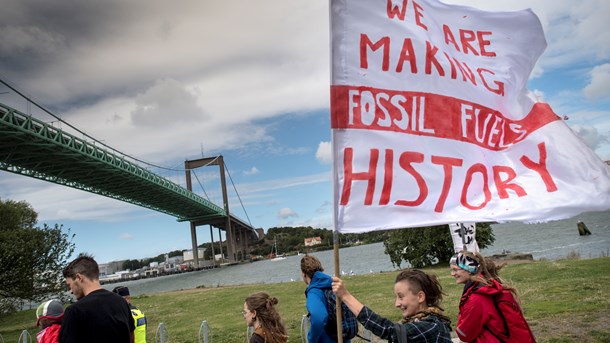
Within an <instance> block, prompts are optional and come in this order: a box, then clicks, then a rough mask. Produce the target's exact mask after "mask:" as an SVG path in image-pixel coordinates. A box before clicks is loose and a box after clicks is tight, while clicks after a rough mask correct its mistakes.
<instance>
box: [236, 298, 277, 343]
mask: <svg viewBox="0 0 610 343" xmlns="http://www.w3.org/2000/svg"><path fill="white" fill-rule="evenodd" d="M277 303H278V300H277V298H276V297H272V296H270V295H269V294H267V293H265V292H258V293H254V294H251V295H250V296H249V297H247V298H246V301H245V302H244V310H243V311H242V314H243V316H244V319H245V321H246V324H247V325H248V326H251V327H253V328H254V334H253V335H252V337H251V338H250V341H249V343H286V342H287V341H288V334H287V333H286V327H285V326H284V322H283V321H282V318H281V317H280V314H279V313H278V311H277V308H276V306H275V305H277Z"/></svg>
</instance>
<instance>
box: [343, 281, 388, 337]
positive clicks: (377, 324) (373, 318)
mask: <svg viewBox="0 0 610 343" xmlns="http://www.w3.org/2000/svg"><path fill="white" fill-rule="evenodd" d="M333 292H335V294H336V295H337V297H338V298H339V299H341V301H342V302H344V303H345V305H347V307H348V308H349V309H350V311H352V312H353V313H354V315H355V316H356V319H357V320H358V321H359V322H360V324H362V326H364V328H365V329H367V330H369V331H371V332H372V333H373V334H374V335H375V336H378V337H381V338H383V339H387V340H388V341H390V342H394V341H396V333H395V330H394V328H395V327H394V325H395V323H394V322H392V321H391V320H388V319H386V318H383V317H381V316H380V315H378V314H377V313H375V312H373V310H371V309H370V308H368V307H366V306H364V305H363V304H362V303H361V302H360V301H359V300H358V299H356V297H354V296H353V295H352V294H351V293H350V292H349V291H348V290H347V288H346V287H345V284H343V281H342V280H341V279H340V278H338V277H333Z"/></svg>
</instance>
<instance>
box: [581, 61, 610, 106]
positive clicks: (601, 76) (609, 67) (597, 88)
mask: <svg viewBox="0 0 610 343" xmlns="http://www.w3.org/2000/svg"><path fill="white" fill-rule="evenodd" d="M590 76H591V82H590V83H589V84H588V85H587V86H586V87H585V88H584V89H583V93H584V94H585V96H586V97H587V98H588V99H591V100H594V99H600V98H604V99H607V98H608V96H609V95H610V64H609V63H606V64H602V65H598V66H596V67H595V68H593V69H592V70H591V73H590Z"/></svg>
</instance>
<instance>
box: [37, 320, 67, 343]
mask: <svg viewBox="0 0 610 343" xmlns="http://www.w3.org/2000/svg"><path fill="white" fill-rule="evenodd" d="M60 328H61V325H60V324H59V323H53V324H51V325H49V326H47V327H46V328H44V329H42V330H41V331H40V332H39V333H38V334H37V335H36V339H37V340H38V343H57V342H59V329H60Z"/></svg>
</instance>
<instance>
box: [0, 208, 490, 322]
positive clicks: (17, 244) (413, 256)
mask: <svg viewBox="0 0 610 343" xmlns="http://www.w3.org/2000/svg"><path fill="white" fill-rule="evenodd" d="M37 224H38V213H37V212H36V211H35V210H34V209H33V208H32V206H31V205H30V204H28V203H27V202H25V201H19V202H17V201H13V200H2V199H0V316H1V315H3V314H7V313H11V312H13V311H15V310H17V309H18V308H19V304H20V303H21V302H23V301H34V302H41V301H42V300H44V299H47V298H49V297H51V296H53V297H58V298H65V297H66V296H67V294H66V292H65V291H66V288H65V285H64V278H63V275H62V272H63V269H64V268H65V266H66V265H67V263H68V261H69V259H70V258H71V257H72V254H73V253H74V250H75V244H74V243H73V242H72V240H73V239H74V234H71V233H70V229H67V230H64V229H63V226H62V225H59V224H55V225H54V226H48V225H47V224H43V226H42V227H40V226H37ZM337 236H338V239H339V245H340V246H341V247H345V246H350V245H354V244H370V243H377V242H383V244H384V251H385V254H386V255H388V257H389V258H390V261H391V262H392V264H393V265H394V266H397V267H400V266H401V264H402V263H403V262H406V263H407V264H408V265H410V266H411V267H415V268H423V267H427V266H431V265H434V264H437V263H444V262H448V261H449V259H450V258H451V256H452V255H453V254H454V249H453V241H452V238H451V234H450V231H449V228H448V226H447V225H438V226H431V227H422V228H405V229H395V230H387V231H372V232H367V233H361V234H338V235H337ZM310 237H320V238H321V241H322V244H319V245H314V246H310V247H306V246H305V238H310ZM476 240H477V243H478V245H479V248H480V249H483V248H485V247H488V246H490V245H491V244H493V242H494V241H495V237H494V235H493V230H492V227H491V224H490V223H477V234H476ZM274 242H276V243H277V247H278V251H279V252H280V253H285V254H296V253H297V252H301V253H311V252H315V251H320V250H327V249H332V248H333V231H332V230H328V229H323V228H313V227H311V226H300V227H272V228H269V229H268V230H267V234H266V235H265V237H264V238H262V239H260V240H258V241H257V242H252V243H250V244H249V251H248V253H249V254H250V255H251V256H258V255H261V256H267V255H268V254H269V253H270V252H271V249H272V246H273V244H274ZM211 244H212V243H209V242H208V243H204V244H201V245H200V247H203V248H205V254H204V259H206V260H209V259H211V258H212V256H211V255H212V249H211ZM226 249H227V248H226V242H224V243H223V244H222V250H223V253H224V254H225V256H226ZM214 250H215V251H214V252H215V254H219V253H220V251H219V250H220V247H219V244H218V242H216V243H215V247H214ZM184 251H185V250H174V251H170V252H168V253H167V255H168V256H169V257H174V256H182V255H183V252H184ZM165 255H166V254H160V255H158V256H156V257H151V258H144V259H140V260H136V259H133V260H127V261H125V262H124V263H123V268H124V269H130V270H136V269H139V268H142V267H144V266H148V265H149V264H150V263H151V262H164V261H165Z"/></svg>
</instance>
